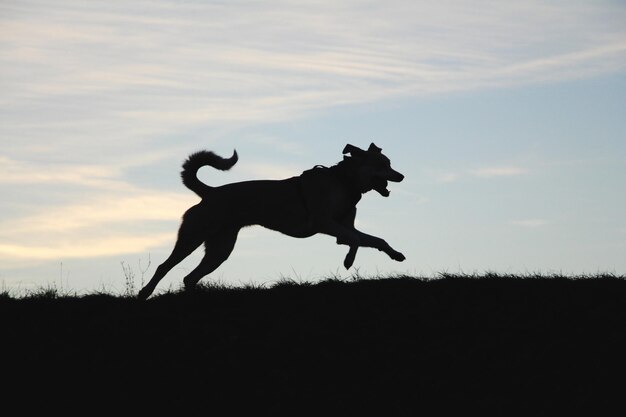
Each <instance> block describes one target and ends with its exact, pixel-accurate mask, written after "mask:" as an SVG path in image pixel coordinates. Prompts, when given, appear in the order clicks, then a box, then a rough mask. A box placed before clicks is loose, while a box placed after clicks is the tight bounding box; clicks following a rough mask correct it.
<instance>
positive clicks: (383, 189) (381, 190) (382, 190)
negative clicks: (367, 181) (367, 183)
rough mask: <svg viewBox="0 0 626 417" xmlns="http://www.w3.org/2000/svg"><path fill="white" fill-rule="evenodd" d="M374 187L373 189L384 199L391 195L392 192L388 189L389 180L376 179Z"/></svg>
mask: <svg viewBox="0 0 626 417" xmlns="http://www.w3.org/2000/svg"><path fill="white" fill-rule="evenodd" d="M373 185H374V186H373V187H372V189H374V190H376V191H377V192H378V194H380V195H382V196H383V197H389V194H391V192H390V191H389V190H388V189H387V185H388V182H387V180H385V179H382V178H376V179H375V180H374V184H373Z"/></svg>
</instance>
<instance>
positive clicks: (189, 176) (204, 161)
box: [180, 151, 239, 197]
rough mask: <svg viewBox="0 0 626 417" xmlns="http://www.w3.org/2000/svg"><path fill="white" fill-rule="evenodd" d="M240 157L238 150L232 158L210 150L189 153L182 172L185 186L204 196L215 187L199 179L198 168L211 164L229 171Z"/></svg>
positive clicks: (221, 169)
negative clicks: (223, 156)
mask: <svg viewBox="0 0 626 417" xmlns="http://www.w3.org/2000/svg"><path fill="white" fill-rule="evenodd" d="M238 159H239V157H238V155H237V151H234V152H233V156H231V157H230V158H222V157H221V156H218V155H215V154H214V153H213V152H210V151H200V152H196V153H193V154H191V155H189V158H187V160H186V161H185V163H184V164H183V171H182V172H181V173H180V176H181V177H182V179H183V184H185V187H187V188H189V189H190V190H191V191H193V192H194V193H196V194H198V195H199V196H200V197H204V196H206V194H207V193H208V192H209V191H210V190H211V189H212V188H213V187H210V186H208V185H206V184H205V183H203V182H202V181H200V180H199V179H198V176H197V173H198V170H199V169H200V168H202V167H203V166H205V165H209V166H212V167H213V168H216V169H219V170H220V171H227V170H229V169H231V168H232V167H233V165H235V163H236V162H237V160H238Z"/></svg>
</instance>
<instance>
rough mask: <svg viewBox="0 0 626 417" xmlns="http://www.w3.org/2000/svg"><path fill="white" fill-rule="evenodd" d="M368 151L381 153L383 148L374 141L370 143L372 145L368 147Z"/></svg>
mask: <svg viewBox="0 0 626 417" xmlns="http://www.w3.org/2000/svg"><path fill="white" fill-rule="evenodd" d="M367 151H368V152H378V153H381V152H382V151H383V150H382V148H379V147H378V146H376V145H375V144H374V142H372V143H370V147H369V148H368V149H367Z"/></svg>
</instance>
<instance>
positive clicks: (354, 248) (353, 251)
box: [343, 246, 359, 269]
mask: <svg viewBox="0 0 626 417" xmlns="http://www.w3.org/2000/svg"><path fill="white" fill-rule="evenodd" d="M358 249H359V247H358V246H350V250H349V251H348V254H347V255H346V258H345V259H344V260H343V266H344V267H345V268H346V269H350V267H351V266H352V264H353V263H354V259H355V258H356V251H357V250H358Z"/></svg>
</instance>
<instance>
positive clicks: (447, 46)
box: [0, 0, 626, 291]
mask: <svg viewBox="0 0 626 417" xmlns="http://www.w3.org/2000/svg"><path fill="white" fill-rule="evenodd" d="M0 87H1V88H2V91H3V94H2V96H1V97H0V190H1V192H2V195H3V196H4V198H2V200H1V201H0V282H2V285H3V286H4V287H5V288H11V289H28V288H31V287H33V286H34V287H37V286H42V285H44V286H45V285H49V284H50V283H54V285H57V286H63V287H65V288H71V289H73V290H78V291H90V290H95V289H101V288H107V289H110V290H114V291H115V290H122V289H123V287H124V275H123V273H122V268H121V266H120V262H122V261H123V262H126V263H127V264H128V265H130V266H131V267H132V268H133V269H134V270H135V272H136V274H137V275H138V276H139V275H140V273H139V265H138V264H139V260H141V262H142V266H143V267H145V266H146V264H147V260H148V255H149V256H150V259H151V261H152V264H151V267H150V268H149V269H148V271H147V272H146V273H145V279H146V280H147V279H148V278H149V277H150V275H151V274H152V272H153V271H154V268H155V267H156V266H157V265H158V264H159V263H160V262H162V261H163V260H164V259H165V258H166V257H167V255H168V253H169V251H170V250H171V248H172V245H173V243H174V239H175V235H176V230H177V227H178V223H179V219H180V216H181V214H182V213H183V212H184V210H185V209H186V208H188V207H189V206H191V205H192V204H194V203H195V202H196V201H197V199H196V197H195V196H194V195H193V193H191V192H190V191H188V190H186V189H185V188H184V187H183V186H182V184H180V180H179V171H180V164H181V162H182V161H183V160H184V158H185V157H186V156H187V155H188V154H189V153H190V152H193V151H196V150H198V149H203V148H206V149H211V150H214V151H216V152H218V153H221V154H224V155H229V154H230V153H231V152H232V149H233V148H236V149H237V150H238V152H239V155H240V161H239V163H238V164H237V165H236V166H235V167H234V168H233V170H232V171H230V172H227V173H223V172H217V171H211V170H209V169H204V170H202V171H201V172H200V176H201V178H202V179H203V180H204V181H206V182H207V183H208V184H211V185H219V184H225V183H228V182H232V181H240V180H246V179H260V178H276V179H278V178H285V177H289V176H292V175H297V174H299V173H300V172H302V171H303V170H305V169H308V168H310V167H311V166H313V165H316V164H324V165H332V164H333V163H335V162H337V161H339V160H340V159H341V150H342V149H343V146H344V145H345V144H346V143H352V144H354V145H358V146H362V147H366V146H367V145H369V143H370V142H371V141H374V142H375V143H376V144H377V145H379V146H380V147H382V148H383V150H384V152H385V153H386V154H387V155H388V156H389V157H390V158H391V160H392V162H393V165H394V167H395V168H397V169H398V170H399V171H401V172H402V173H404V174H405V176H406V180H405V181H404V182H402V183H401V184H392V186H391V187H390V190H391V196H390V197H389V198H388V199H384V198H382V197H380V196H379V195H377V194H376V195H367V196H366V197H365V198H364V199H363V200H362V202H361V203H360V205H359V213H358V216H357V227H359V228H360V229H362V230H363V231H366V232H369V233H372V234H375V235H378V236H381V237H384V238H385V239H386V240H387V241H388V242H389V243H391V244H392V246H394V247H395V248H396V249H398V250H400V251H402V252H403V253H404V254H405V255H406V257H407V260H406V261H405V262H404V263H396V262H394V261H391V260H389V259H388V258H386V256H385V255H384V254H382V253H379V252H377V251H371V250H370V251H368V250H362V251H360V252H359V254H358V255H357V260H356V263H355V266H356V267H358V268H359V272H360V273H362V274H365V275H368V274H378V273H380V274H388V273H411V274H424V275H432V274H436V273H437V272H440V271H450V272H458V271H464V272H474V271H477V272H483V271H487V270H493V271H497V272H507V273H524V272H552V271H562V272H564V273H594V272H597V271H609V272H616V273H621V274H623V273H626V256H624V255H625V254H626V220H625V219H626V216H625V215H626V193H625V191H626V190H625V187H624V184H626V163H625V162H626V118H625V117H624V114H626V104H625V103H626V100H625V98H626V5H625V4H624V3H623V2H618V1H580V2H571V1H549V2H548V1H527V2H513V1H510V2H509V1H497V2H494V1H477V2H472V3H471V4H470V3H467V2H462V1H439V2H421V1H387V2H369V1H344V2H334V1H333V2H331V1H297V2H292V1H272V2H254V1H230V2H211V1H195V2H194V1H150V2H143V1H137V2H130V3H129V2H89V1H86V2H85V1H80V2H79V1H36V0H35V1H5V2H3V3H2V4H1V5H0ZM345 252H346V249H345V248H344V247H339V246H336V245H335V243H334V241H333V240H332V239H331V238H329V237H325V236H316V237H314V238H311V239H306V240H302V239H298V240H296V239H293V238H288V237H284V236H281V235H279V234H277V233H274V232H270V231H265V230H263V229H261V228H249V229H246V230H244V231H243V232H242V233H241V235H240V238H239V241H238V243H237V247H236V248H235V251H234V253H233V255H232V256H231V258H230V259H229V260H228V261H227V262H226V263H225V264H224V265H223V266H222V267H221V268H220V269H218V270H217V271H216V272H215V273H214V274H213V279H216V280H221V281H225V282H232V283H247V282H272V281H276V280H277V279H279V278H280V277H281V276H292V277H293V276H297V277H301V278H302V279H317V278H320V277H323V276H327V275H329V274H343V275H347V274H350V273H351V272H354V270H352V271H347V272H346V271H343V270H342V266H341V264H342V260H343V256H344V255H345ZM199 256H200V254H199V253H196V254H194V255H192V256H191V257H190V258H189V259H188V260H187V261H185V262H183V263H182V264H181V265H180V266H179V267H177V268H175V269H174V270H173V271H172V272H171V273H170V275H168V276H167V277H166V278H165V279H164V280H163V282H162V284H161V288H167V287H168V286H173V287H177V286H178V285H179V283H180V281H181V278H182V277H183V276H184V275H185V273H186V272H188V271H189V270H190V269H191V268H193V267H194V265H195V263H196V262H197V261H198V259H199ZM61 265H62V266H61Z"/></svg>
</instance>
